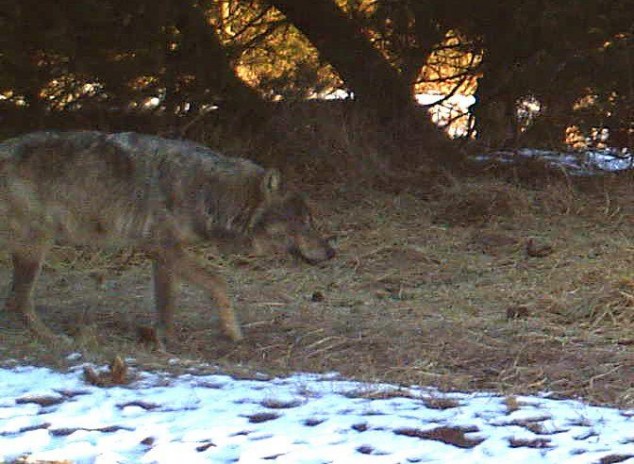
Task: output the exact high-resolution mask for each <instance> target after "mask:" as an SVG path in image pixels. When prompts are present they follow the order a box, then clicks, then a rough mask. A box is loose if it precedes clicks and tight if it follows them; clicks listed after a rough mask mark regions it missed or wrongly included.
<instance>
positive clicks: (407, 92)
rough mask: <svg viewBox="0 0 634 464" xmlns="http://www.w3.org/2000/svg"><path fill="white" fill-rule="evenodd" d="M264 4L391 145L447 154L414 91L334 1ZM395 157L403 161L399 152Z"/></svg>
mask: <svg viewBox="0 0 634 464" xmlns="http://www.w3.org/2000/svg"><path fill="white" fill-rule="evenodd" d="M269 3H270V4H271V5H273V6H274V7H275V8H277V9H278V10H279V11H280V12H282V13H283V14H284V15H285V16H286V17H287V18H288V19H289V21H291V22H292V23H293V25H295V27H297V28H298V29H299V30H300V32H302V33H303V34H304V35H305V36H306V38H307V39H308V40H309V41H310V42H311V43H312V44H313V45H314V46H315V48H317V50H318V51H319V54H320V55H321V57H322V58H323V59H324V60H326V61H327V62H329V63H330V64H331V65H332V66H333V67H334V68H335V70H336V71H337V72H338V73H339V76H340V77H341V78H342V79H343V81H344V82H345V83H346V85H348V86H349V88H350V90H352V92H353V93H354V96H355V100H356V101H358V102H359V104H360V105H361V106H362V107H363V108H364V110H369V111H370V112H371V113H373V114H374V115H375V116H376V118H377V123H378V127H379V130H380V131H381V132H383V133H384V134H385V136H386V139H387V140H389V141H390V143H393V142H397V144H400V145H403V144H407V143H416V142H418V141H420V139H424V143H426V144H427V145H436V147H435V148H437V146H438V145H441V146H443V148H444V149H445V152H447V151H450V147H449V144H448V143H447V138H446V136H445V135H444V134H442V133H441V131H440V130H438V129H437V128H436V127H435V126H434V125H433V124H432V123H431V121H430V120H429V118H428V116H427V114H425V113H424V112H423V111H420V108H417V106H416V104H415V100H414V96H413V88H412V87H411V86H410V84H409V83H408V82H407V80H406V79H405V78H403V76H401V74H399V72H398V71H397V70H396V69H394V68H393V67H392V66H391V65H390V63H388V61H387V60H386V59H385V58H384V57H383V55H381V53H380V52H379V50H377V49H376V48H375V47H373V46H372V44H371V43H370V41H369V39H368V38H367V37H366V36H365V35H364V34H363V32H362V31H361V29H360V27H359V26H358V25H357V24H356V23H355V22H354V21H353V20H352V19H351V18H349V17H348V16H346V15H345V13H344V12H343V11H342V10H341V9H340V8H339V7H338V6H337V5H336V4H335V3H334V1H333V0H311V1H310V2H305V1H301V0H269ZM423 134H424V135H423ZM430 142H431V143H430ZM396 151H398V150H396ZM399 153H400V156H403V155H402V153H404V152H402V151H401V152H399ZM400 161H404V160H400ZM408 161H409V160H408Z"/></svg>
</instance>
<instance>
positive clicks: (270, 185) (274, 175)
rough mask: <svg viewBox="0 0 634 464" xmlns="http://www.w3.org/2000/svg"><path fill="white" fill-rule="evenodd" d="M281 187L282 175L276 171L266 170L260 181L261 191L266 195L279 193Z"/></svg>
mask: <svg viewBox="0 0 634 464" xmlns="http://www.w3.org/2000/svg"><path fill="white" fill-rule="evenodd" d="M281 187H282V174H280V171H278V170H277V169H268V170H267V171H266V172H265V173H264V178H263V179H262V191H263V192H264V193H265V194H266V195H272V194H275V193H277V192H279V190H280V188H281Z"/></svg>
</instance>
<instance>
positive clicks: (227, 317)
mask: <svg viewBox="0 0 634 464" xmlns="http://www.w3.org/2000/svg"><path fill="white" fill-rule="evenodd" d="M163 253H164V259H165V263H169V264H168V267H169V269H170V270H171V274H170V276H171V277H174V276H175V277H178V278H180V279H182V280H185V281H187V282H189V283H191V284H193V285H195V286H197V287H199V288H201V289H203V290H205V291H206V292H207V293H208V294H209V295H210V296H211V297H212V298H213V299H214V301H215V302H216V305H217V306H218V311H219V315H220V322H221V324H222V329H223V331H224V332H225V334H226V335H227V336H228V337H229V338H230V339H231V340H233V341H235V342H237V341H240V340H242V339H243V338H244V337H243V335H242V330H241V329H240V325H239V324H238V320H237V318H236V315H235V312H234V310H233V305H232V304H231V301H230V299H229V296H228V293H227V283H226V282H225V280H224V279H223V278H222V277H221V276H219V275H217V274H215V273H213V272H211V271H209V270H208V269H206V268H204V267H203V266H201V265H199V264H198V263H196V261H195V260H194V259H193V258H192V257H190V256H189V255H187V253H185V252H184V251H183V250H182V248H180V247H177V246H175V247H171V248H168V249H166V250H164V251H163ZM166 273H167V271H166ZM170 311H171V310H170ZM168 312H169V311H168ZM163 317H165V318H166V319H165V321H168V320H169V323H170V324H171V320H170V319H169V318H170V317H171V312H170V314H166V315H164V316H163Z"/></svg>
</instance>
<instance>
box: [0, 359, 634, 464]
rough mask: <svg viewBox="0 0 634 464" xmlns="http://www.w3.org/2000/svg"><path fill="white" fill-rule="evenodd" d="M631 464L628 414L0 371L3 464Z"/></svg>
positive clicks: (421, 392) (77, 371) (294, 385)
mask: <svg viewBox="0 0 634 464" xmlns="http://www.w3.org/2000/svg"><path fill="white" fill-rule="evenodd" d="M25 455H29V456H30V459H31V460H33V461H35V460H49V461H50V460H70V461H71V462H76V463H100V464H105V463H109V464H110V463H203V462H204V463H258V462H263V463H264V462H272V463H306V464H309V463H310V464H312V463H315V464H321V463H342V464H343V463H346V464H348V463H351V464H354V463H370V464H371V463H382V464H383V463H385V464H388V463H389V464H396V463H470V464H471V463H487V464H495V463H500V464H501V463H504V464H507V463H513V464H521V463H527V464H528V463H530V464H539V463H557V464H573V463H574V464H577V463H579V464H580V463H613V462H627V463H630V464H632V463H634V410H629V411H623V410H618V409H613V408H605V407H594V406H589V405H587V404H584V403H582V402H578V401H573V400H555V399H548V398H546V397H531V396H525V397H524V396H522V397H515V398H509V397H502V396H497V395H492V394H487V393H440V392H438V391H436V390H433V389H425V388H418V387H412V388H399V387H396V386H392V385H387V384H368V383H360V382H354V381H349V380H345V379H340V378H339V377H338V376H337V375H335V374H332V375H313V374H296V375H293V376H291V377H287V378H276V379H268V380H238V379H233V378H231V377H229V376H225V375H196V374H184V375H180V376H170V375H168V374H163V373H149V372H136V373H135V380H134V381H133V382H132V383H130V384H127V385H125V386H115V387H109V388H103V387H102V388H100V387H96V386H92V385H90V384H88V383H86V382H85V381H84V376H83V373H82V367H81V366H78V367H76V368H73V369H71V370H70V371H69V372H67V373H60V372H55V371H52V370H49V369H46V368H40V367H13V368H0V462H2V461H8V462H11V461H13V460H16V459H18V458H20V457H22V456H25Z"/></svg>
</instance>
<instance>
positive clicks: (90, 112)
mask: <svg viewBox="0 0 634 464" xmlns="http://www.w3.org/2000/svg"><path fill="white" fill-rule="evenodd" d="M0 26H1V28H0V45H1V46H0V111H2V113H1V118H2V126H3V129H2V132H3V133H5V134H6V135H8V134H11V133H16V132H21V131H25V130H29V129H34V128H45V127H58V126H64V125H65V126H68V125H76V126H81V127H86V126H93V127H98V128H113V129H123V128H125V129H130V130H139V129H143V128H147V127H152V124H155V123H156V124H158V123H157V122H156V121H161V124H163V125H165V124H167V125H170V126H178V125H183V124H187V121H189V120H191V119H193V118H197V117H199V116H200V115H202V114H210V112H212V113H213V118H214V121H215V122H217V123H218V124H221V125H222V124H231V125H232V127H234V128H235V127H240V128H243V129H244V128H246V127H257V125H258V124H259V123H260V122H261V121H262V120H263V119H265V118H266V113H267V111H269V110H270V108H271V105H272V104H273V103H274V102H279V101H283V102H302V101H307V100H308V99H311V98H323V97H325V96H326V95H328V94H330V93H333V92H335V91H339V92H341V91H344V92H346V93H347V94H348V96H349V99H348V100H349V103H350V104H352V105H355V106H357V107H359V108H362V109H363V111H364V112H365V113H366V114H368V115H370V117H372V118H374V119H375V121H376V124H377V127H381V128H383V129H382V130H384V131H385V132H386V133H388V132H389V133H390V134H392V135H393V136H394V137H396V138H399V137H401V136H404V135H405V134H407V133H412V132H415V133H419V132H421V133H425V137H426V138H427V139H428V140H436V141H438V140H440V139H441V138H443V137H444V136H443V135H441V134H440V132H438V131H436V130H435V129H434V128H433V127H432V124H431V123H430V121H429V117H428V116H427V114H426V113H425V112H424V111H421V108H420V107H419V105H417V104H416V103H415V98H414V96H415V94H417V93H421V92H426V93H436V94H438V95H439V98H440V97H449V96H451V95H458V94H459V95H472V96H473V97H474V98H475V103H474V104H473V105H471V106H470V107H469V108H467V109H466V112H465V114H464V115H463V117H462V118H460V119H459V121H458V118H456V121H458V122H459V123H460V124H463V125H464V126H465V127H466V131H464V135H463V137H465V138H467V139H469V140H474V139H475V140H479V141H481V142H482V143H485V144H487V146H491V147H501V146H505V145H514V144H520V143H532V144H536V143H548V144H551V145H561V144H562V143H563V142H564V141H565V136H566V134H569V133H570V132H571V131H576V132H577V133H578V134H581V136H582V137H583V138H584V140H586V141H589V143H601V142H605V140H603V139H604V138H605V131H606V130H607V131H608V133H609V134H610V135H609V136H610V137H611V138H612V141H613V144H614V145H618V146H628V145H629V147H630V148H631V144H632V132H633V131H634V56H633V52H632V50H633V47H632V45H633V37H634V0H567V1H562V0H481V1H478V2H464V1H459V0H402V1H396V2H395V1H390V0H311V1H302V0H198V1H196V0H190V1H186V2H183V1H177V0H138V1H135V2H129V1H122V0H76V1H73V2H59V1H55V0H43V1H42V0H3V1H2V8H1V9H0ZM443 101H444V100H442V99H441V102H440V103H439V104H442V102H443ZM236 121H239V124H237V125H236ZM456 121H453V123H456ZM602 134H603V135H602ZM602 137H603V139H602Z"/></svg>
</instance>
